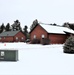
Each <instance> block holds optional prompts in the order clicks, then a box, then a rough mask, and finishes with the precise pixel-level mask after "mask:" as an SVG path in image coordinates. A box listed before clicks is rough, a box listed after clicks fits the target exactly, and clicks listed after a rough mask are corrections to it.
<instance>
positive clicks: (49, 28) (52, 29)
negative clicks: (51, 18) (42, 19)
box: [40, 24, 74, 34]
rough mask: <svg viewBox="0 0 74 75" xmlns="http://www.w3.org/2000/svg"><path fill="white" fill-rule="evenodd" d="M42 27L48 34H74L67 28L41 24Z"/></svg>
mask: <svg viewBox="0 0 74 75" xmlns="http://www.w3.org/2000/svg"><path fill="white" fill-rule="evenodd" d="M40 26H41V27H42V28H44V29H45V30H46V31H47V32H48V33H57V34H66V33H65V32H68V33H72V34H74V31H73V30H72V29H69V28H67V27H61V26H52V25H44V24H40Z"/></svg>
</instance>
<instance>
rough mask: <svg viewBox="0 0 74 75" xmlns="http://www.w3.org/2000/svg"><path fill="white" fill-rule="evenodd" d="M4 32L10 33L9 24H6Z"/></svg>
mask: <svg viewBox="0 0 74 75" xmlns="http://www.w3.org/2000/svg"><path fill="white" fill-rule="evenodd" d="M5 30H6V31H10V24H9V23H7V25H6V28H5Z"/></svg>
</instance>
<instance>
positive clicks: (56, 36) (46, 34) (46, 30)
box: [30, 24, 74, 44]
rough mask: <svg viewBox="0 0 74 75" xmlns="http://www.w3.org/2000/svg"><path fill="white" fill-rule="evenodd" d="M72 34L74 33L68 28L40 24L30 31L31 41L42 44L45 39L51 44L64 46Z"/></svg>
mask: <svg viewBox="0 0 74 75" xmlns="http://www.w3.org/2000/svg"><path fill="white" fill-rule="evenodd" d="M71 34H74V31H73V30H71V29H69V28H66V27H62V26H53V25H44V24H38V25H36V26H35V27H34V28H33V29H32V30H31V31H30V40H31V42H32V41H33V40H34V39H38V40H39V41H40V43H42V41H43V39H49V40H50V41H49V44H63V43H64V42H65V41H66V39H67V38H68V37H69V36H70V35H71Z"/></svg>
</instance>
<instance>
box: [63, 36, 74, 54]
mask: <svg viewBox="0 0 74 75" xmlns="http://www.w3.org/2000/svg"><path fill="white" fill-rule="evenodd" d="M63 49H64V53H74V36H73V35H71V36H70V37H69V38H68V39H67V40H66V42H65V44H64V46H63Z"/></svg>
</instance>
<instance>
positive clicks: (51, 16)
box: [0, 0, 74, 27]
mask: <svg viewBox="0 0 74 75" xmlns="http://www.w3.org/2000/svg"><path fill="white" fill-rule="evenodd" d="M16 19H18V20H19V21H20V22H21V26H22V27H23V26H24V25H28V26H30V25H31V24H32V22H33V20H35V19H38V21H39V22H43V23H56V24H60V25H62V24H63V23H64V22H70V23H74V0H0V24H2V23H5V24H7V23H8V22H9V23H10V24H12V23H13V22H14V21H15V20H16Z"/></svg>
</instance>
